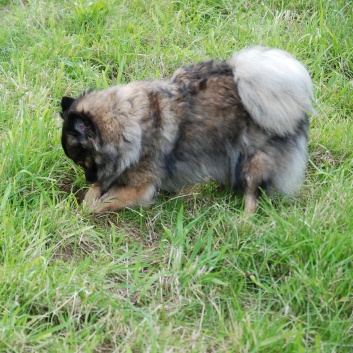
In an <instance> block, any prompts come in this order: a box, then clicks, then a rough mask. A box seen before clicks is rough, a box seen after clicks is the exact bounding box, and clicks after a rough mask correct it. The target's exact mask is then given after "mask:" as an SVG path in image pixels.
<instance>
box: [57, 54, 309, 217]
mask: <svg viewBox="0 0 353 353" xmlns="http://www.w3.org/2000/svg"><path fill="white" fill-rule="evenodd" d="M311 100H312V83H311V79H310V76H309V74H308V72H307V70H306V69H305V67H304V66H303V65H302V64H301V63H299V62H298V61H297V60H296V59H294V58H293V57H292V56H291V55H289V54H288V53H286V52H284V51H281V50H278V49H271V48H263V47H252V48H248V49H244V50H242V51H240V52H238V53H234V55H233V56H232V57H231V58H230V59H229V60H227V61H206V62H203V63H197V64H194V65H191V66H188V67H182V68H179V69H178V70H177V71H176V72H175V73H174V75H173V76H172V77H171V78H170V79H165V80H150V81H137V82H131V83H128V84H125V85H119V86H115V87H111V88H109V89H106V90H102V91H88V92H85V93H83V94H82V95H81V96H80V97H79V98H77V99H73V98H69V97H63V98H62V102H61V105H62V117H63V131H62V146H63V148H64V151H65V153H66V155H67V156H68V157H69V158H71V159H73V161H74V162H75V163H76V164H78V165H79V166H81V167H82V168H83V169H84V171H85V175H86V179H87V182H88V183H90V184H92V187H91V189H90V190H89V191H88V192H87V194H86V197H85V203H86V204H87V205H88V206H89V207H90V209H91V210H92V211H93V212H95V213H101V212H104V211H115V210H119V209H122V208H124V207H133V206H138V205H146V204H149V203H151V202H152V201H153V198H154V196H155V194H156V192H157V191H158V190H159V189H163V190H168V191H174V190H178V189H180V188H182V187H183V186H185V185H190V184H194V183H200V182H207V181H208V180H210V179H212V180H215V181H217V182H219V183H220V184H223V185H229V186H231V187H234V188H236V189H237V190H239V191H240V192H242V193H243V194H244V195H245V211H248V212H254V211H255V209H256V199H257V197H258V194H259V189H260V188H261V189H263V190H265V191H268V192H272V191H276V192H280V193H283V194H288V195H295V194H297V193H298V192H299V190H300V187H301V184H302V182H303V178H304V174H305V169H306V162H307V139H308V136H307V133H308V126H309V121H308V116H307V113H309V112H310V111H311V110H312V105H311Z"/></svg>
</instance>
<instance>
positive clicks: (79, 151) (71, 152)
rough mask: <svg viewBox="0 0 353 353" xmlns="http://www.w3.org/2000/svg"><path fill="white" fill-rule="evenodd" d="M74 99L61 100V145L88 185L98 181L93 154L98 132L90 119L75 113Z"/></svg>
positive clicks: (96, 166)
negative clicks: (78, 167)
mask: <svg viewBox="0 0 353 353" xmlns="http://www.w3.org/2000/svg"><path fill="white" fill-rule="evenodd" d="M74 106H75V99H73V98H70V97H63V98H62V100H61V107H62V113H61V116H62V118H63V120H64V123H63V129H62V137H61V143H62V146H63V149H64V151H65V154H66V155H67V156H68V157H69V158H71V159H72V160H73V161H74V162H75V163H76V164H77V165H79V166H80V167H82V169H83V170H84V172H85V177H86V181H87V183H89V184H93V183H96V182H97V181H98V168H99V166H98V165H97V162H96V158H94V157H95V154H96V150H97V149H96V146H97V141H98V130H97V127H96V126H95V124H94V123H93V121H92V119H91V118H90V117H89V116H88V115H87V114H83V113H78V112H76V111H75V110H74V109H73V108H74Z"/></svg>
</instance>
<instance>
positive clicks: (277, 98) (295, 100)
mask: <svg viewBox="0 0 353 353" xmlns="http://www.w3.org/2000/svg"><path fill="white" fill-rule="evenodd" d="M228 64H229V65H230V66H231V67H232V69H233V71H234V79H235V82H236V83H237V85H238V92H239V96H240V98H241V100H242V102H243V104H244V106H245V109H246V110H247V111H248V112H249V114H250V115H251V117H252V118H253V119H254V120H255V121H256V122H257V123H258V124H259V125H260V126H262V127H263V128H264V129H265V130H267V131H269V132H272V133H276V134H278V135H280V136H283V135H286V134H291V133H293V132H294V131H295V129H296V127H297V125H298V122H299V121H301V120H302V119H303V118H304V116H305V114H306V113H310V112H312V111H313V107H312V104H311V101H312V99H313V86H312V82H311V78H310V75H309V73H308V71H307V70H306V68H305V67H304V66H303V65H302V64H301V63H300V62H299V61H297V60H296V59H295V58H294V57H292V56H291V55H290V54H289V53H287V52H285V51H282V50H279V49H272V48H264V47H251V48H248V49H244V50H241V51H240V52H237V53H234V54H233V56H232V57H231V58H230V59H229V61H228Z"/></svg>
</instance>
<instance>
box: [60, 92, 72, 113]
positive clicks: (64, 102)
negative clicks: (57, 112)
mask: <svg viewBox="0 0 353 353" xmlns="http://www.w3.org/2000/svg"><path fill="white" fill-rule="evenodd" d="M74 101H75V99H74V98H71V97H62V98H61V109H62V110H63V113H64V112H65V111H66V110H69V109H70V107H71V105H72V103H73V102H74ZM61 116H63V114H61Z"/></svg>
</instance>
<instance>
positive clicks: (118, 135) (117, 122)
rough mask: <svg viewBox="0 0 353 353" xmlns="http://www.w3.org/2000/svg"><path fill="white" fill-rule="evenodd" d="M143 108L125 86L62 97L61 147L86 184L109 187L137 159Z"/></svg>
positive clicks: (137, 98)
mask: <svg viewBox="0 0 353 353" xmlns="http://www.w3.org/2000/svg"><path fill="white" fill-rule="evenodd" d="M141 106H142V108H141ZM144 107H145V105H144V104H142V105H141V99H139V97H136V94H134V93H133V90H131V89H129V88H128V89H126V88H125V87H124V86H122V87H120V86H116V87H113V88H111V89H108V90H103V91H90V92H86V93H84V94H82V95H81V96H80V97H79V98H77V99H74V98H70V97H63V98H62V100H61V108H62V113H61V116H62V118H63V129H62V138H61V142H62V146H63V149H64V151H65V154H66V155H67V156H68V157H69V158H71V159H72V160H73V161H74V162H75V163H76V164H77V165H79V166H80V167H82V168H83V170H84V172H85V176H86V181H87V182H88V183H97V184H99V185H100V186H101V187H102V188H108V187H109V186H110V185H111V184H112V183H114V182H115V181H116V180H117V178H119V176H120V175H121V174H122V173H123V172H124V171H125V170H126V169H128V168H129V167H130V166H131V165H133V164H134V163H136V162H137V161H138V160H139V158H140V153H141V134H142V131H141V126H140V123H139V121H140V118H141V116H140V115H141V114H142V115H144V114H147V113H145V112H144ZM141 111H142V112H141Z"/></svg>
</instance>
